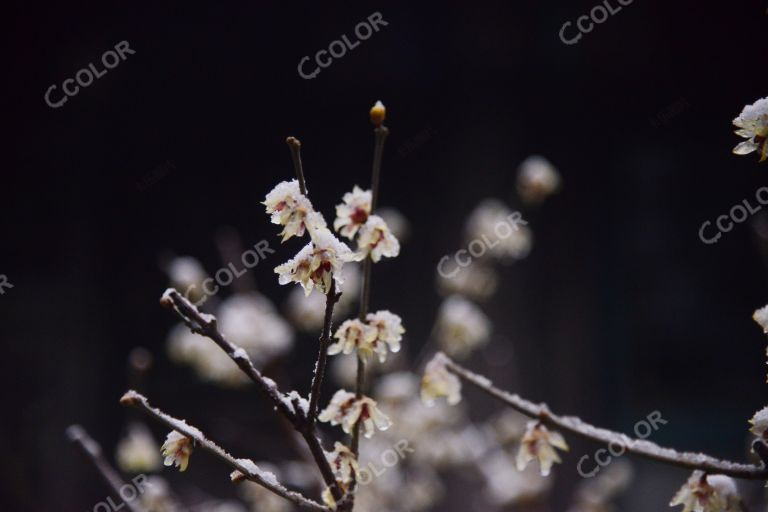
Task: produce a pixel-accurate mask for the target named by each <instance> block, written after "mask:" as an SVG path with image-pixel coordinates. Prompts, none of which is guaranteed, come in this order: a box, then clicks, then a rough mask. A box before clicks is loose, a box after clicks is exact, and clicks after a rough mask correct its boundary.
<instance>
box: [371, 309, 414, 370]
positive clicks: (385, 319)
mask: <svg viewBox="0 0 768 512" xmlns="http://www.w3.org/2000/svg"><path fill="white" fill-rule="evenodd" d="M365 319H366V321H367V322H368V325H369V326H371V327H372V328H373V329H374V330H375V331H376V338H375V339H374V340H373V349H374V351H375V352H376V353H377V354H378V355H379V362H381V363H383V362H384V361H386V359H387V351H388V350H389V351H391V352H392V353H395V354H396V353H397V352H400V341H401V340H402V339H403V333H405V328H404V327H403V320H402V319H401V318H400V317H399V316H398V315H396V314H394V313H391V312H389V311H387V310H380V311H377V312H375V313H368V315H367V316H366V317H365Z"/></svg>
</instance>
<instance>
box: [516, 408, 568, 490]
mask: <svg viewBox="0 0 768 512" xmlns="http://www.w3.org/2000/svg"><path fill="white" fill-rule="evenodd" d="M555 448H558V449H560V450H563V451H568V445H567V444H566V443H565V439H564V438H563V436H562V435H560V434H559V433H558V432H554V431H550V430H549V429H548V428H547V427H545V426H544V425H542V424H541V423H540V422H539V421H537V420H533V421H529V422H528V425H527V426H526V429H525V434H523V438H522V439H521V440H520V448H519V450H518V452H517V459H516V463H517V469H519V470H520V471H522V470H524V469H525V467H526V466H527V465H528V463H529V462H531V461H532V460H538V461H539V468H540V470H541V476H547V475H549V472H550V471H551V469H552V465H553V464H554V463H555V462H561V460H560V456H559V455H558V454H557V451H556V450H555Z"/></svg>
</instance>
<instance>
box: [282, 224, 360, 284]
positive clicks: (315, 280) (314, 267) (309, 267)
mask: <svg viewBox="0 0 768 512" xmlns="http://www.w3.org/2000/svg"><path fill="white" fill-rule="evenodd" d="M310 234H311V236H312V241H311V242H310V243H308V244H307V245H305V246H304V247H303V248H302V249H301V250H300V251H299V253H298V254H297V255H296V256H294V257H293V258H292V259H290V260H289V261H287V262H286V263H283V264H282V265H279V266H277V267H275V272H276V273H277V274H278V275H279V276H280V277H279V282H280V284H288V283H292V282H295V283H299V284H300V285H301V286H302V287H303V288H304V293H305V294H306V295H309V294H310V293H311V292H312V289H313V288H314V287H317V288H318V289H319V290H320V291H322V292H323V293H328V291H329V290H330V289H331V280H332V279H335V280H336V283H337V284H341V283H342V281H343V278H342V274H341V269H342V266H343V265H344V263H345V262H347V261H350V260H352V258H353V254H352V251H350V249H349V247H347V246H346V244H344V243H343V242H340V241H339V239H338V238H336V237H335V236H333V233H331V232H330V230H328V229H327V228H319V229H315V230H313V231H311V232H310Z"/></svg>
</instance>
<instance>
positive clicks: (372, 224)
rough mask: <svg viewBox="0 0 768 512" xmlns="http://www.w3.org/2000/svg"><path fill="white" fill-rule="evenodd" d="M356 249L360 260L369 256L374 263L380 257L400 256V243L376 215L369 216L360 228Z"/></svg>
mask: <svg viewBox="0 0 768 512" xmlns="http://www.w3.org/2000/svg"><path fill="white" fill-rule="evenodd" d="M357 248H358V252H359V253H360V255H361V257H362V258H365V257H367V256H368V255H370V257H371V259H372V260H373V261H374V263H375V262H378V261H379V260H380V259H381V258H382V257H387V258H394V257H396V256H397V255H398V254H400V242H399V241H398V240H397V238H396V237H395V235H393V234H392V232H391V231H390V230H389V227H387V223H386V222H384V219H382V218H381V217H379V216H378V215H371V216H369V217H368V220H367V221H366V223H365V224H363V226H362V227H361V228H360V232H359V233H358V236H357Z"/></svg>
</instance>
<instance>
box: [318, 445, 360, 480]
mask: <svg viewBox="0 0 768 512" xmlns="http://www.w3.org/2000/svg"><path fill="white" fill-rule="evenodd" d="M325 458H326V459H327V460H328V463H329V464H330V465H331V469H333V474H334V475H335V476H336V480H338V481H340V482H341V483H343V484H348V483H350V482H351V481H352V478H353V477H357V475H359V474H360V467H359V466H358V464H357V458H356V457H355V454H354V453H352V450H350V449H349V448H347V447H346V446H345V445H343V444H341V443H340V442H338V441H336V443H335V444H334V445H333V451H332V452H325Z"/></svg>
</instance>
